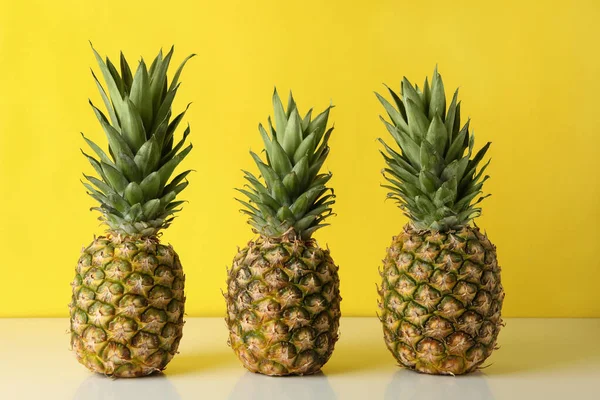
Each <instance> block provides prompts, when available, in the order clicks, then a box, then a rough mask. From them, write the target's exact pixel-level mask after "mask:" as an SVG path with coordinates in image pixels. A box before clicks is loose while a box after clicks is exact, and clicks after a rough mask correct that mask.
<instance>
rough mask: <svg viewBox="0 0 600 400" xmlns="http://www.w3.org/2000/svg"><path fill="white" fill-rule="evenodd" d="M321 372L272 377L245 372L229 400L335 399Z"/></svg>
mask: <svg viewBox="0 0 600 400" xmlns="http://www.w3.org/2000/svg"><path fill="white" fill-rule="evenodd" d="M336 398H337V397H336V394H335V392H334V391H333V388H332V387H331V385H330V384H329V381H328V380H327V377H326V376H325V374H323V373H322V372H319V373H317V374H314V375H306V376H280V377H272V376H265V375H261V374H255V373H252V372H246V373H245V374H244V375H242V377H241V378H240V380H239V381H238V382H237V383H236V384H235V386H234V387H233V390H232V391H231V394H230V395H229V400H237V399H257V400H309V399H336Z"/></svg>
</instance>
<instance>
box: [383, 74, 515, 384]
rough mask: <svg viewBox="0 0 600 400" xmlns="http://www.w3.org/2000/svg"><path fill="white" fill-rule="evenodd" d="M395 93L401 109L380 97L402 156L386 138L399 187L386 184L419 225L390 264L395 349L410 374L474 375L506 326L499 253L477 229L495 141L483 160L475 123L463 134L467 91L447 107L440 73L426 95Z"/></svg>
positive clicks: (387, 292)
mask: <svg viewBox="0 0 600 400" xmlns="http://www.w3.org/2000/svg"><path fill="white" fill-rule="evenodd" d="M388 90H389V92H390V95H391V97H392V99H393V102H394V103H395V105H396V107H394V106H393V105H392V104H391V103H390V102H388V101H387V100H386V99H385V98H384V97H382V96H380V95H379V94H377V93H376V95H377V98H378V99H379V101H380V102H381V104H383V107H384V108H385V110H386V112H387V114H388V116H389V118H390V120H391V122H392V123H389V122H387V121H386V120H385V119H384V118H381V119H382V121H383V123H384V124H385V126H386V128H387V130H388V131H389V132H390V134H391V135H392V137H393V138H394V141H395V142H396V144H397V145H398V147H399V148H400V151H399V152H398V151H396V150H394V149H393V148H392V147H390V146H388V145H387V144H386V143H385V142H384V141H383V140H381V139H380V142H381V143H382V145H383V147H384V148H385V152H383V151H381V153H382V155H383V157H384V158H385V162H386V164H387V168H385V169H384V171H383V174H384V176H385V178H386V179H387V181H389V183H390V185H384V187H386V188H387V189H389V190H390V193H389V194H388V198H390V199H393V200H395V201H396V202H397V203H398V204H399V206H400V208H401V209H402V210H403V211H404V214H405V215H406V216H407V217H408V218H409V219H410V222H409V223H408V224H407V225H406V226H405V227H404V229H403V230H402V232H400V234H399V235H398V236H396V237H394V238H393V241H392V244H391V246H390V247H389V248H388V250H387V255H386V257H385V259H384V260H383V270H382V271H381V277H382V278H383V283H382V286H381V288H380V289H379V295H380V296H381V300H380V302H379V307H380V311H381V315H380V319H381V322H382V323H383V332H384V338H385V342H386V344H387V347H388V349H389V350H390V351H391V352H392V354H393V355H394V357H395V358H396V360H397V361H398V362H399V363H400V364H401V365H402V366H403V367H405V368H409V369H412V370H416V371H419V372H423V373H428V374H448V375H458V374H465V373H468V372H471V371H474V370H476V369H477V368H479V367H480V366H481V364H482V363H483V362H484V360H485V359H487V358H488V357H489V356H490V354H491V353H492V351H493V350H494V348H495V346H496V339H497V337H498V333H499V331H500V328H501V326H502V319H501V316H500V312H501V309H502V301H503V299H504V291H503V289H502V284H501V282H500V267H499V266H498V261H497V259H496V249H495V247H494V245H493V244H492V243H491V242H490V241H489V240H488V238H487V236H486V235H485V234H484V233H482V232H480V230H479V228H478V227H477V226H476V225H475V224H474V223H473V225H471V221H472V220H473V219H474V218H475V217H477V216H479V214H480V213H481V209H480V208H479V207H478V206H477V204H479V203H480V202H481V201H482V200H483V199H484V198H485V197H487V196H482V195H481V193H482V190H481V189H482V186H483V183H484V182H485V181H486V180H487V179H488V176H487V175H486V176H484V175H483V173H484V171H485V169H486V167H487V166H488V164H489V161H488V162H487V163H486V164H485V165H483V166H482V167H479V168H478V165H479V163H480V161H481V160H482V159H483V158H484V156H485V154H486V152H487V150H488V148H489V146H490V143H487V144H486V145H485V146H483V148H481V150H479V151H478V152H477V153H476V154H475V155H473V145H474V135H473V132H472V131H471V132H469V121H467V122H466V123H465V124H464V125H463V126H462V128H461V127H460V123H461V122H460V102H458V100H457V97H458V90H457V91H456V92H455V93H454V97H453V98H452V101H451V103H450V106H449V107H448V108H447V109H446V97H445V94H444V85H443V83H442V78H441V76H440V75H439V73H438V72H437V68H436V70H435V71H434V74H433V79H432V81H431V86H429V82H428V80H427V79H426V80H425V84H424V85H423V89H422V90H420V89H419V88H418V86H415V87H413V86H412V85H411V83H410V82H409V81H408V80H407V79H406V78H404V79H403V81H402V85H401V94H400V95H398V94H396V93H394V91H392V90H391V89H389V88H388ZM465 151H466V154H465ZM386 153H387V154H386ZM476 198H477V199H476ZM475 199H476V200H475ZM474 200H475V201H474Z"/></svg>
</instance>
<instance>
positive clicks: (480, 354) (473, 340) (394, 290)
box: [379, 225, 504, 375]
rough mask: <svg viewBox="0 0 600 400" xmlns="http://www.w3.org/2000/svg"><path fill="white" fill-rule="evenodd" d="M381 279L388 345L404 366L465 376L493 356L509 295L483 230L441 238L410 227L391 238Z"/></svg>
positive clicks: (466, 230) (470, 229)
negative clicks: (505, 295)
mask: <svg viewBox="0 0 600 400" xmlns="http://www.w3.org/2000/svg"><path fill="white" fill-rule="evenodd" d="M381 277H382V279H383V283H382V286H381V288H380V289H379V295H380V296H381V301H380V303H379V308H380V311H381V315H380V320H381V322H382V324H383V332H384V339H385V343H386V345H387V347H388V349H389V350H390V352H391V353H392V354H393V355H394V357H395V358H396V360H397V361H398V362H399V363H400V365H401V366H403V367H405V368H408V369H411V370H415V371H418V372H422V373H427V374H441V375H460V374H465V373H469V372H472V371H474V370H476V369H478V368H480V366H481V364H482V363H483V362H484V361H485V360H486V359H487V358H488V357H489V356H490V354H491V353H492V351H493V350H494V349H495V347H496V339H497V338H498V333H499V332H500V328H501V327H502V326H503V323H502V318H501V315H500V313H501V309H502V302H503V299H504V290H503V288H502V284H501V281H500V267H499V266H498V262H497V259H496V249H495V247H494V245H493V244H492V243H491V242H490V241H489V240H488V238H487V236H486V235H485V234H482V233H481V232H480V231H479V228H477V227H469V226H466V227H464V228H462V229H461V230H459V231H454V232H447V233H440V232H433V231H417V230H415V229H414V228H413V227H412V226H411V225H407V226H405V227H404V230H403V231H402V232H401V233H400V234H399V235H398V236H395V237H394V238H393V241H392V244H391V246H390V247H389V249H388V251H387V255H386V258H385V260H384V266H383V270H382V271H381Z"/></svg>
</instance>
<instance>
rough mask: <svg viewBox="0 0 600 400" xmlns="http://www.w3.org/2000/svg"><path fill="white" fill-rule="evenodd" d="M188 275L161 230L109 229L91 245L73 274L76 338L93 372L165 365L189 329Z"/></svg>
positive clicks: (146, 370)
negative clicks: (154, 233) (117, 232)
mask: <svg viewBox="0 0 600 400" xmlns="http://www.w3.org/2000/svg"><path fill="white" fill-rule="evenodd" d="M184 281H185V277H184V274H183V270H182V267H181V263H180V262H179V256H178V255H177V253H175V251H174V250H173V248H172V247H171V246H165V245H162V244H160V243H159V241H158V239H157V238H156V237H153V238H142V239H134V238H130V237H121V236H112V235H107V236H106V237H104V236H101V237H98V238H96V239H95V240H94V241H93V242H92V243H91V244H90V245H89V246H88V247H87V248H86V249H84V250H83V252H82V254H81V256H80V257H79V262H78V264H77V268H76V273H75V279H74V280H73V283H72V287H73V296H72V300H71V303H70V304H69V309H70V315H71V346H72V348H73V350H74V352H75V355H76V357H77V360H79V362H80V363H81V364H83V365H85V366H86V367H87V368H88V369H89V370H91V371H93V372H98V373H102V374H105V375H109V376H113V377H119V378H122V377H127V378H128V377H139V376H145V375H149V374H151V373H153V372H155V371H162V370H163V369H164V368H165V366H166V365H167V363H168V362H169V361H170V360H171V359H172V358H173V356H174V355H175V353H176V352H177V348H178V346H179V341H180V340H181V337H182V329H183V312H184V302H185V297H184V293H183V289H184Z"/></svg>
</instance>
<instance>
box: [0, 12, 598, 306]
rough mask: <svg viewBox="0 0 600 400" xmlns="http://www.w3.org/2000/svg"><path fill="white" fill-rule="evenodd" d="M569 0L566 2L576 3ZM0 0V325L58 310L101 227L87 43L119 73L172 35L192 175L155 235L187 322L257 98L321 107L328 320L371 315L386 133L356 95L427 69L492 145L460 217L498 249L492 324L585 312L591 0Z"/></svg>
mask: <svg viewBox="0 0 600 400" xmlns="http://www.w3.org/2000/svg"><path fill="white" fill-rule="evenodd" d="M575 3H577V4H575ZM538 4H539V2H534V1H531V2H528V1H523V0H520V1H504V2H484V1H466V2H462V1H451V2H417V1H375V0H372V1H365V2H359V1H354V2H352V1H347V0H346V1H343V0H339V1H289V2H285V1H258V2H254V1H210V2H199V1H169V2H150V1H102V2H92V1H81V0H71V1H67V0H61V1H45V0H39V1H6V0H5V1H4V4H3V5H2V13H0V185H1V187H2V193H1V196H0V210H1V212H2V218H1V220H0V246H1V250H0V262H1V266H0V304H1V305H2V306H1V307H0V316H4V317H11V316H66V315H67V303H68V302H69V297H70V287H69V283H70V281H71V280H72V278H73V273H74V267H75V264H76V260H77V258H78V254H79V250H80V248H81V247H82V246H84V245H87V244H88V243H89V242H90V241H91V240H92V236H93V234H94V233H100V232H101V228H99V227H98V221H97V220H96V217H97V215H96V214H94V213H91V212H90V211H89V210H88V209H89V208H90V207H91V206H93V205H94V203H93V200H92V199H91V198H89V197H88V196H87V195H86V194H85V190H84V188H83V187H82V186H81V184H80V183H79V179H80V177H81V172H82V171H86V172H91V167H90V166H89V165H88V164H87V162H86V160H85V159H84V157H82V155H81V153H80V152H79V148H80V147H84V142H83V140H82V139H81V136H80V135H79V132H80V131H82V132H85V133H86V134H87V135H89V137H91V138H92V139H93V140H97V141H99V142H100V143H103V144H105V139H104V138H103V136H102V134H101V129H100V127H99V124H98V123H97V121H96V119H95V117H94V115H93V113H92V111H91V109H90V107H89V106H88V104H87V99H88V98H91V99H92V100H93V101H95V102H96V103H98V104H100V103H101V100H100V98H99V95H98V94H97V92H96V88H95V86H94V82H93V80H92V77H91V75H90V72H89V67H93V68H96V66H95V61H94V58H93V55H92V52H91V50H90V47H89V44H88V39H90V40H91V41H92V42H93V43H94V45H95V47H96V48H97V49H98V50H99V51H100V53H101V54H108V55H109V56H110V57H111V58H114V59H115V60H117V57H118V52H119V50H123V51H124V52H125V54H126V55H127V56H128V57H129V59H130V62H131V63H132V64H134V65H135V60H136V59H137V58H138V57H139V56H141V55H142V56H144V57H145V58H146V59H149V58H152V57H154V56H155V54H156V52H157V51H158V49H159V48H160V47H161V46H162V47H163V48H168V47H169V46H170V45H171V44H175V45H176V53H175V59H174V60H175V63H176V64H178V63H179V62H180V61H181V60H182V59H183V57H185V56H186V55H188V54H189V53H192V52H194V53H198V55H199V56H198V57H197V58H195V59H193V60H192V61H191V62H190V63H189V64H188V66H187V68H186V70H185V71H184V74H183V76H182V81H183V85H182V87H181V89H180V91H179V93H178V98H177V99H176V106H177V109H180V108H181V107H182V106H183V105H184V104H185V103H187V102H189V101H193V105H192V107H191V109H190V111H189V112H188V114H187V120H188V121H189V122H190V123H191V126H192V135H191V136H190V138H191V140H192V142H193V143H194V145H195V148H194V150H193V151H192V153H191V154H190V156H189V157H188V159H187V160H186V161H185V165H184V167H187V168H193V169H195V170H197V171H198V172H197V173H195V174H193V175H192V176H191V178H190V181H191V185H190V186H189V188H188V190H186V192H185V196H184V197H185V198H186V199H188V200H189V204H187V205H186V206H185V210H184V211H183V212H182V213H181V214H180V217H179V218H178V219H177V220H176V221H175V223H174V225H173V226H172V228H171V229H169V231H168V232H167V233H166V234H165V235H164V240H165V241H168V242H171V243H172V244H173V245H174V247H175V248H176V250H177V251H178V252H179V254H180V255H181V258H182V261H183V263H184V268H185V271H186V274H187V288H186V289H187V297H188V303H187V310H188V314H189V315H191V316H208V315H210V316H219V315H223V314H224V301H223V298H222V297H221V293H220V289H221V288H223V287H224V286H225V285H224V281H225V277H226V273H225V267H226V266H227V265H229V263H230V262H231V259H232V257H233V256H234V254H235V252H236V247H237V246H243V245H244V244H245V243H246V242H247V241H248V240H249V239H251V238H252V237H253V234H252V233H251V230H250V227H249V225H247V224H246V222H245V218H244V216H243V215H242V214H240V213H239V212H238V209H239V205H238V204H237V203H236V202H235V201H234V200H233V197H234V195H235V192H234V190H233V188H234V187H235V186H239V185H242V183H243V179H242V173H241V172H240V169H242V168H246V169H247V168H251V169H252V170H253V171H254V170H255V167H254V165H253V162H252V160H251V158H250V156H249V155H248V150H249V149H254V150H260V149H261V143H260V136H259V134H258V131H257V124H258V122H261V121H262V122H264V121H266V118H267V116H268V115H269V114H270V113H271V100H270V99H271V93H272V90H273V86H274V85H277V87H278V88H279V90H280V91H281V92H282V93H284V94H285V93H286V92H287V91H288V90H289V89H290V88H292V89H293V90H294V94H295V97H296V100H297V102H298V103H299V106H300V107H301V110H307V109H308V108H309V107H312V106H314V107H316V108H318V109H322V108H324V107H325V106H327V105H328V104H329V102H330V100H333V102H334V103H335V104H336V106H337V107H336V108H335V109H334V111H333V113H332V121H334V122H335V126H336V130H335V131H334V134H333V136H332V139H331V147H332V152H331V156H330V158H329V160H328V162H327V163H326V168H328V169H329V170H331V171H332V172H333V173H334V178H333V179H332V180H331V185H333V187H334V188H335V190H336V194H337V195H338V198H337V204H336V205H335V212H337V214H338V216H337V217H335V218H332V219H331V221H330V222H332V224H333V225H332V226H330V227H328V228H326V229H324V230H322V231H320V232H319V233H318V234H317V235H316V238H317V239H318V240H319V242H320V243H321V244H322V245H325V244H327V245H328V246H329V247H330V249H331V251H332V255H333V257H334V259H335V260H336V262H337V263H338V264H339V265H340V275H341V280H342V295H343V298H344V300H343V302H342V312H343V314H345V315H374V314H375V312H376V292H375V283H376V282H379V275H378V273H377V269H378V266H379V265H380V260H381V259H382V258H383V256H384V254H385V250H386V246H387V245H388V244H389V242H390V240H391V237H392V235H394V234H396V233H397V232H399V230H400V229H401V227H402V225H403V224H404V223H405V219H404V217H402V216H401V213H400V211H399V210H398V209H396V208H395V206H394V205H393V204H392V203H391V202H387V203H386V202H384V197H385V190H384V189H382V188H380V187H379V184H380V183H382V182H383V179H382V177H381V175H380V173H379V171H380V169H381V168H382V167H383V160H382V159H381V156H380V155H379V153H378V151H377V150H378V148H379V146H378V144H377V142H376V140H375V139H376V138H377V137H380V136H381V137H384V138H388V134H387V132H386V131H385V128H384V127H383V125H382V124H381V123H380V121H379V119H378V115H379V114H380V113H381V112H382V108H381V106H380V105H379V104H378V103H377V101H376V99H375V96H374V95H373V90H378V91H383V90H384V87H383V86H382V83H383V82H385V83H388V84H389V85H392V86H394V87H395V88H398V86H399V82H400V80H401V78H402V76H403V75H406V76H407V77H408V78H409V79H411V80H412V81H418V83H421V81H422V80H423V79H424V78H425V75H431V72H432V69H433V66H434V65H435V64H436V63H438V64H439V68H440V72H441V73H442V76H443V78H444V81H445V85H446V88H447V91H451V90H453V89H454V88H455V87H457V86H459V85H460V87H461V92H460V95H461V98H462V100H463V107H462V111H463V114H464V117H468V116H470V117H472V125H471V126H472V127H473V128H474V129H475V133H476V138H477V142H476V145H477V147H480V146H482V145H483V144H484V143H485V142H486V141H492V142H493V145H492V148H491V151H490V153H489V154H491V157H492V158H493V161H492V164H491V166H490V168H489V169H488V171H489V173H490V175H491V176H492V179H491V180H489V181H488V183H487V184H486V187H485V188H486V189H487V192H490V193H493V196H492V197H491V198H489V199H487V200H486V201H485V202H484V203H483V205H484V215H483V216H482V217H481V218H480V219H479V220H478V224H479V225H480V226H481V227H482V228H484V229H485V230H487V232H488V234H489V236H490V238H491V240H492V241H493V242H494V243H495V244H496V245H497V247H498V255H499V259H500V262H501V265H502V267H503V281H504V286H505V290H506V293H507V296H506V302H505V308H504V315H506V316H510V317H514V316H539V317H548V316H552V317H559V316H561V317H562V316H574V317H600V291H599V290H598V287H599V282H600V257H599V256H598V251H599V250H600V246H599V242H600V234H599V228H598V226H599V223H600V205H599V203H600V202H599V200H598V195H599V190H600V179H599V171H600V152H599V151H598V149H599V148H600V139H599V138H600V127H599V125H600V110H599V107H600V100H599V99H600V97H599V93H600V79H599V77H598V72H599V71H600V55H599V53H598V39H599V38H600V24H598V20H599V18H600V3H598V2H597V1H592V0H590V1H578V2H572V1H562V2H554V3H552V5H550V4H551V3H547V4H546V5H544V6H543V7H542V6H539V5H538Z"/></svg>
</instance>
